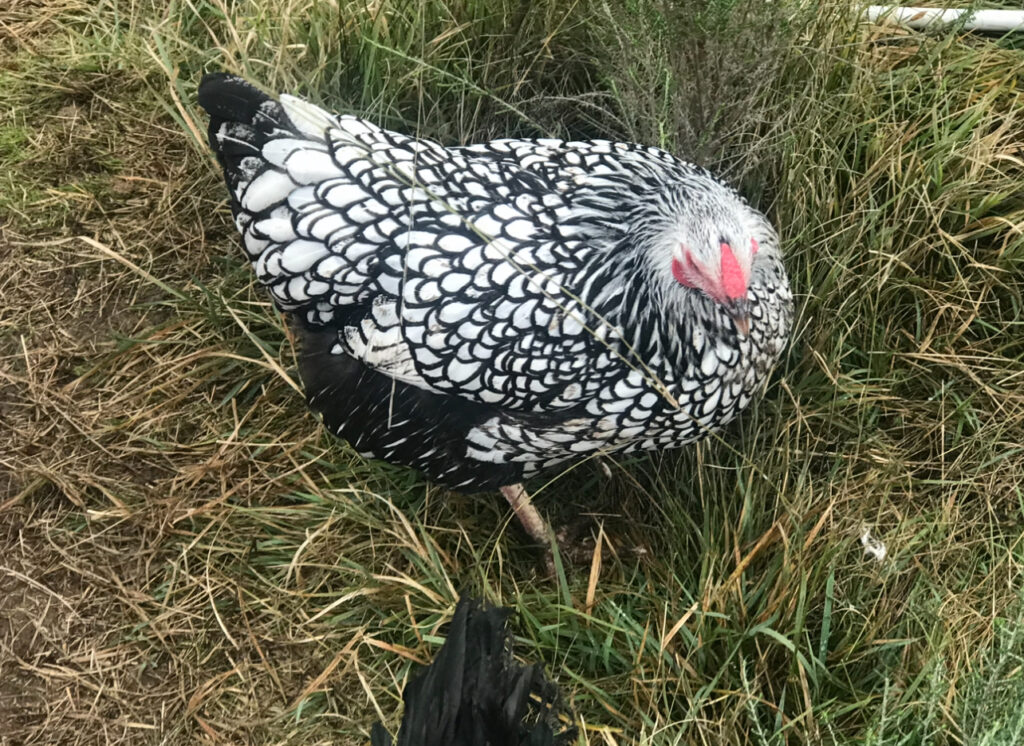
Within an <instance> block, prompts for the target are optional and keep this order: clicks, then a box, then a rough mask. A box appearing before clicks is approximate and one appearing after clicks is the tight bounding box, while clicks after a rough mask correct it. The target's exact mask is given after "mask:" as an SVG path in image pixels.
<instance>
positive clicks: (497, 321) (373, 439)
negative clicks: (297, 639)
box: [199, 74, 793, 543]
mask: <svg viewBox="0 0 1024 746" xmlns="http://www.w3.org/2000/svg"><path fill="white" fill-rule="evenodd" d="M199 103H200V104H201V105H202V107H203V108H204V109H206V111H207V112H208V113H209V115H210V127H209V139H210V145H211V147H212V148H213V150H214V152H215V153H216V154H217V157H218V159H219V161H220V164H221V165H222V167H223V170H224V177H225V179H226V182H227V186H228V191H229V193H230V197H231V208H232V211H233V213H234V217H235V224H236V225H237V227H238V230H239V231H240V232H241V234H242V243H243V246H244V248H245V251H246V253H247V255H248V257H249V259H250V260H251V262H252V264H253V267H254V269H255V271H256V275H257V277H258V279H259V281H260V282H261V283H263V284H264V285H265V286H266V287H267V288H268V289H269V291H270V294H271V296H272V298H273V300H274V302H275V303H276V304H277V306H278V307H279V308H280V309H281V310H282V311H283V312H284V313H285V314H287V315H288V316H290V317H291V319H292V323H293V327H294V329H295V333H296V335H297V337H298V339H299V342H300V350H301V351H300V360H299V367H300V372H301V377H302V380H303V384H304V387H305V392H306V397H307V401H308V404H309V406H310V407H311V408H312V409H314V410H315V411H316V412H318V413H319V414H320V415H321V416H322V419H323V423H324V425H325V426H326V427H327V428H328V429H329V430H330V431H331V432H332V433H335V434H336V435H338V436H339V437H341V438H343V439H345V440H347V441H348V442H350V443H351V444H352V445H353V446H354V447H355V448H356V449H357V450H358V451H360V452H361V453H363V454H365V455H366V456H368V457H376V458H380V459H384V460H386V461H389V462H393V463H398V464H403V465H406V466H410V467H414V468H416V469H419V470H421V471H422V472H424V473H425V474H426V475H427V476H428V477H429V478H430V479H432V480H433V481H435V482H437V483H440V484H443V485H446V486H448V487H451V488H453V489H457V490H463V491H468V490H473V491H477V490H487V489H495V488H501V489H502V491H503V493H504V494H505V496H506V498H507V499H508V500H509V502H510V504H511V505H512V507H513V509H514V510H515V511H516V513H517V515H519V517H520V519H521V521H522V522H523V525H524V526H525V527H526V529H527V531H529V532H530V534H531V535H532V536H534V537H535V538H537V539H538V540H539V541H541V542H544V543H547V541H548V539H549V537H550V532H549V531H548V530H547V527H546V523H545V522H544V520H543V519H542V518H541V517H540V515H539V513H538V512H537V511H536V509H535V508H534V507H533V506H532V504H531V503H530V501H529V498H528V496H527V495H526V492H525V490H524V489H523V488H522V486H521V484H520V483H521V482H522V481H523V480H524V479H528V478H529V477H532V476H534V475H535V474H538V473H540V472H542V471H544V470H547V469H551V468H552V467H557V466H559V465H564V464H567V463H570V462H573V461H576V460H579V459H584V458H587V457H590V456H594V455H597V454H608V453H616V452H618V453H624V452H629V451H635V450H639V449H647V450H649V449H666V448H673V447H676V446H679V445H681V444H684V443H688V442H691V441H694V440H697V439H699V438H701V437H704V436H705V435H707V434H708V433H710V432H712V431H714V430H716V429H718V428H721V427H722V426H723V425H725V424H726V423H728V422H729V421H730V420H732V419H733V418H734V417H735V416H736V415H737V414H738V413H739V412H740V411H741V410H742V409H743V408H744V407H745V406H747V404H748V403H749V402H750V401H751V399H752V397H754V396H755V395H756V394H757V393H758V391H759V390H760V389H761V388H763V386H764V384H765V382H766V379H767V378H768V375H769V373H770V371H771V370H772V368H773V367H774V366H775V365H776V364H777V362H778V360H779V358H780V356H781V354H782V351H783V349H784V347H785V346H786V343H787V340H788V338H789V334H790V327H791V322H792V313H793V308H792V296H791V294H790V289H789V282H788V279H787V276H786V272H785V268H784V267H783V263H782V257H781V252H780V248H779V239H778V236H777V234H776V232H775V230H774V229H773V227H772V226H771V224H770V223H769V221H768V220H767V219H766V218H765V216H764V215H762V214H761V213H760V212H758V211H757V210H755V209H753V208H752V207H750V206H749V205H748V204H747V203H746V202H745V201H744V200H743V199H742V198H741V197H740V196H739V195H738V194H737V193H736V192H735V191H734V190H733V189H731V188H730V187H728V186H727V185H725V184H723V183H722V182H721V181H719V180H717V179H716V178H715V177H713V176H712V175H711V174H709V173H708V172H707V171H705V170H703V169H701V168H699V167H697V166H694V165H692V164H688V163H685V162H683V161H680V160H678V159H676V158H675V157H673V156H672V155H670V154H668V153H666V152H664V151H662V150H659V149H657V148H654V147H645V146H642V145H636V144H630V143H621V142H610V141H606V140H588V141H563V140H556V139H538V140H517V139H503V140H494V141H491V142H487V143H482V144H479V145H470V146H465V147H451V148H446V147H442V146H441V145H439V144H437V143H434V142H431V141H429V140H426V139H420V138H415V137H410V136H406V135H402V134H399V133H396V132H391V131H388V130H385V129H382V128H380V127H378V126H376V125H374V124H372V123H371V122H368V121H366V120H365V119H360V118H358V117H355V116H349V115H333V114H329V113H328V112H326V111H324V110H323V109H320V108H318V107H317V106H314V105H313V104H311V103H308V102H306V101H303V100H301V99H299V98H295V97H293V96H288V95H281V96H280V99H279V100H275V99H274V98H271V97H270V96H268V95H266V94H265V93H263V92H261V91H260V90H258V89H257V88H255V87H253V86H252V85H250V84H249V83H247V82H245V81H243V80H242V79H240V78H238V77H235V76H232V75H227V74H212V75H207V76H205V77H204V78H203V81H202V84H201V85H200V88H199Z"/></svg>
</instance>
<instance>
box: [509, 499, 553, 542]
mask: <svg viewBox="0 0 1024 746" xmlns="http://www.w3.org/2000/svg"><path fill="white" fill-rule="evenodd" d="M501 494H503V495H504V496H505V499H506V500H508V504H509V505H511V506H512V512H514V513H515V514H516V518H518V519H519V522H520V523H521V524H523V528H524V529H526V533H528V534H529V535H530V537H531V538H532V539H533V540H534V541H536V542H537V543H539V544H542V545H543V546H545V547H550V546H551V536H552V534H551V527H550V526H548V522H547V521H545V520H544V518H543V517H542V516H541V514H540V513H539V512H538V511H537V509H536V508H535V507H533V503H532V502H530V496H529V495H528V494H526V488H525V487H523V485H521V484H510V485H508V486H507V487H502V488H501Z"/></svg>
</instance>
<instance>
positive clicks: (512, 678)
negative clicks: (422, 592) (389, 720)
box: [370, 597, 576, 746]
mask: <svg viewBox="0 0 1024 746" xmlns="http://www.w3.org/2000/svg"><path fill="white" fill-rule="evenodd" d="M510 614H511V610H509V609H505V608H494V607H486V606H485V605H483V604H482V603H481V602H479V601H477V600H475V599H471V598H466V597H463V599H462V600H461V601H459V605H458V606H457V607H456V609H455V615H454V617H453V618H452V621H451V626H450V627H449V628H448V639H447V640H446V641H445V643H444V645H443V646H442V647H441V651H440V652H439V653H438V654H437V657H436V658H435V659H434V662H433V663H432V664H431V665H430V666H428V667H427V669H426V670H425V671H424V672H422V673H421V674H420V675H419V676H417V677H416V678H415V679H413V680H412V681H410V682H409V684H408V685H407V686H406V687H405V692H404V695H403V698H404V700H405V713H404V714H403V717H402V724H401V726H400V728H399V730H398V740H397V744H396V746H569V744H571V743H573V742H574V741H575V739H576V728H575V727H573V726H572V725H570V724H569V723H570V722H571V716H570V715H569V713H568V709H567V707H566V706H565V705H564V703H563V702H562V696H561V693H560V692H559V690H558V687H557V686H555V685H554V684H553V683H552V682H551V681H548V679H547V678H546V677H545V676H544V670H543V667H542V666H540V665H539V664H531V665H528V666H523V665H520V664H519V663H517V662H516V661H515V660H514V659H513V658H512V649H511V635H510V634H509V631H508V627H507V624H508V618H509V615H510ZM370 741H371V744H372V746H392V739H391V736H390V734H388V732H387V731H386V730H385V729H384V727H383V726H382V725H381V724H380V723H377V724H375V725H374V727H373V730H372V733H371V738H370Z"/></svg>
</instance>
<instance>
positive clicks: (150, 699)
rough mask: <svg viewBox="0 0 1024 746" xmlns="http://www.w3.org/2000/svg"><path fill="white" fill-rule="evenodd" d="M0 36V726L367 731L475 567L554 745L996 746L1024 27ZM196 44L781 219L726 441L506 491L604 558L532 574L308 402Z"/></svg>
mask: <svg viewBox="0 0 1024 746" xmlns="http://www.w3.org/2000/svg"><path fill="white" fill-rule="evenodd" d="M410 9H414V10H415V12H410ZM0 22H2V24H0V28H2V29H3V31H2V32H0V33H2V36H0V55H2V64H0V112H2V114H0V257H2V258H3V259H4V263H3V266H4V272H3V274H2V275H0V310H2V312H0V360H2V365H0V394H2V395H0V512H2V514H3V520H2V523H0V525H2V527H3V530H2V534H0V536H2V537H3V539H2V541H3V552H2V555H0V722H3V723H4V724H5V727H4V731H3V734H2V735H0V741H2V742H4V743H12V744H14V743H35V744H41V743H53V744H58V743H59V744H72V743H88V744H93V743H161V744H178V743H182V744H184V743H210V744H214V743H267V744H271V743H274V744H282V743H304V744H318V743H323V744H326V743H338V744H349V743H353V744H355V743H359V744H362V743H365V742H366V741H367V740H368V739H367V733H368V728H369V726H370V724H371V723H372V722H373V721H374V720H376V719H378V718H380V719H383V720H384V721H385V722H386V723H387V724H388V725H389V726H391V727H394V726H395V725H396V724H397V722H398V717H399V713H400V692H401V688H402V685H403V684H404V682H405V681H406V679H407V677H408V675H409V674H410V673H411V672H412V671H414V670H415V669H416V667H417V666H418V665H419V664H420V663H423V662H426V661H429V660H430V659H431V657H432V656H433V653H434V652H435V651H436V649H437V647H438V646H439V644H440V643H441V641H442V639H443V624H444V622H445V621H446V620H447V618H448V617H449V616H450V614H451V612H452V610H453V606H454V601H455V598H456V596H457V594H458V592H459V591H460V590H461V589H464V588H465V589H471V590H473V591H474V592H476V593H479V594H483V595H485V596H487V597H488V598H490V599H491V600H493V601H495V602H500V603H505V604H509V605H512V606H514V607H516V609H517V610H518V612H519V617H518V619H519V621H518V627H517V631H518V634H519V635H520V644H519V646H518V650H519V652H520V654H521V655H522V656H523V657H526V658H530V659H534V660H541V661H543V662H544V663H545V664H546V666H547V668H548V670H549V671H550V672H551V673H552V674H553V675H554V677H555V678H557V680H558V681H559V682H560V684H561V685H562V687H563V688H564V689H565V691H566V692H567V694H568V697H569V698H570V700H571V701H572V703H573V705H574V707H575V708H576V711H577V712H578V714H579V716H580V719H581V721H582V723H583V724H584V726H585V727H584V728H583V732H582V734H581V739H580V740H581V743H584V744H595V745H596V744H602V745H606V744H607V745H612V744H615V745H623V744H633V743H643V744H656V745H659V746H660V745H661V744H718V743H759V744H800V743H809V744H817V743H837V744H839V743H842V744H854V743H856V744H887V745H888V744H894V745H895V744H960V743H969V744H986V745H991V746H996V745H1000V744H1014V743H1019V742H1020V740H1021V734H1022V733H1024V720H1022V717H1021V714H1020V703H1021V701H1024V678H1022V670H1024V669H1022V666H1021V662H1022V656H1024V630H1022V622H1024V583H1022V578H1021V569H1022V563H1024V546H1022V536H1024V520H1022V519H1024V493H1022V487H1021V485H1022V484H1024V454H1022V445H1021V444H1024V362H1022V360H1024V343H1022V341H1021V340H1022V339H1024V315H1022V269H1024V266H1022V265H1024V197H1022V194H1024V192H1022V189H1021V184H1024V98H1022V94H1021V89H1020V80H1021V79H1022V74H1024V52H1022V51H1021V47H1020V43H1019V39H1017V40H1014V39H1012V38H1011V39H1004V40H1000V39H994V38H982V37H977V36H970V35H963V34H959V33H956V32H955V31H953V32H931V33H927V34H917V33H909V32H906V31H903V30H900V29H898V28H895V27H891V26H882V27H868V26H858V25H857V24H856V23H855V14H854V13H853V11H852V10H851V9H845V8H834V7H832V6H830V5H827V4H826V5H824V6H821V7H819V6H818V4H807V5H802V4H798V3H796V2H795V1H794V2H788V3H772V2H768V1H767V0H764V1H763V2H762V1H761V0H756V1H755V0H752V1H751V2H745V3H736V2H728V1H726V0H717V1H716V2H712V3H697V2H696V1H695V0H692V1H691V0H686V1H683V2H679V3H676V4H674V5H663V4H661V3H657V2H654V1H653V0H606V1H598V0H579V2H576V3H573V4H568V5H567V4H563V3H556V2H554V1H553V0H551V1H545V2H539V3H534V4H532V5H531V6H527V5H524V4H521V3H517V2H512V0H501V1H500V2H496V3H495V2H483V1H482V0H480V1H478V0H461V1H460V2H439V1H437V0H431V1H429V2H425V3H422V4H419V3H403V2H401V1H400V0H380V2H375V3H365V4H364V3H344V2H342V3H320V2H316V3H313V2H305V0H294V1H293V2H290V3H286V4H283V5H278V4H271V3H267V2H265V1H264V0H245V1H243V2H237V3H231V4H227V3H223V2H220V0H183V1H180V2H174V3H171V4H170V5H169V6H165V4H162V3H155V2H150V0H136V1H135V2H132V3H128V2H116V1H114V0H98V1H97V2H85V1H84V0H59V1H58V2H51V3H21V4H18V5H15V6H13V7H8V8H7V9H4V10H0ZM204 69H228V70H232V71H236V72H241V73H244V74H246V75H248V76H249V77H251V78H252V79H253V80H255V81H257V82H260V83H262V84H264V85H265V86H267V87H268V88H270V89H278V90H289V91H295V92H298V93H301V94H303V95H306V96H309V97H310V98H312V99H313V100H315V101H318V102H321V103H323V104H324V105H327V106H330V107H333V108H336V109H339V110H345V111H352V112H357V113H361V114H365V115H367V116H370V117H372V118H374V119H377V120H379V121H382V122H384V123H385V124H387V125H389V126H392V127H396V128H401V129H404V130H407V131H415V132H418V133H420V134H421V135H423V136H429V137H433V138H437V139H439V140H441V141H442V142H445V143H456V142H469V141H473V140H479V139H482V138H487V137H493V136H498V135H508V134H520V135H541V134H543V135H555V136H612V137H623V138H629V139H634V140H640V141H644V142H652V143H657V144H660V145H662V146H664V147H667V148H670V149H672V150H674V151H676V152H679V153H680V154H684V155H688V156H690V157H692V158H694V159H696V160H699V161H700V162H702V163H704V164H706V165H709V166H711V167H713V168H715V169H717V170H719V171H721V172H723V173H725V174H727V175H728V176H729V178H730V179H732V180H733V181H734V182H735V183H737V184H739V185H741V186H742V188H743V190H744V192H745V193H746V194H748V195H749V196H750V197H751V199H752V200H753V201H754V202H755V203H756V204H758V205H759V206H761V207H762V208H763V209H765V210H767V211H768V212H769V214H770V215H771V217H772V218H773V220H774V221H775V222H776V224H777V225H778V226H779V227H780V230H781V233H782V235H783V237H784V241H785V249H786V253H787V264H788V267H789V271H790V274H791V277H792V278H793V283H794V286H795V290H796V292H797V294H798V318H797V335H796V339H795V341H794V343H793V345H792V347H791V350H790V352H789V354H788V357H787V359H786V360H785V362H784V364H783V366H782V368H781V370H780V372H779V374H778V375H777V377H776V380H775V381H774V382H773V384H772V386H771V387H770V388H769V390H768V392H767V394H766V395H765V397H764V398H763V399H761V400H760V401H759V402H758V403H757V404H756V405H755V406H754V407H752V409H751V410H750V412H749V413H748V414H747V415H745V416H744V417H743V418H742V421H741V422H740V423H738V424H737V425H736V426H734V427H732V428H730V429H729V431H728V432H726V433H725V434H723V436H722V437H721V438H719V439H715V440H713V441H710V442H707V443H704V444H701V445H700V446H697V447H690V448H686V449H682V450H680V451H678V452H668V453H664V454H652V455H647V456H642V457H635V458H629V459H621V460H620V461H618V462H613V463H611V464H610V466H611V467H612V477H611V478H610V479H606V478H605V477H604V476H603V475H602V472H601V469H600V468H598V467H596V466H594V465H591V464H585V465H583V466H581V467H579V468H577V469H574V470H572V471H571V472H569V473H568V474H566V475H562V476H560V477H559V478H558V479H557V480H555V481H553V482H551V483H550V484H543V483H541V484H537V485H534V488H535V489H538V490H539V496H538V500H539V503H540V505H541V507H542V508H543V509H544V510H545V511H546V512H548V513H549V514H550V515H551V516H552V518H553V519H554V520H555V521H556V522H558V521H566V520H569V519H570V518H571V517H572V516H574V515H576V514H579V513H584V514H587V515H591V516H593V517H594V521H595V527H596V528H595V531H597V530H599V531H600V539H599V542H598V545H599V546H600V547H601V548H602V551H601V553H600V555H599V556H600V561H599V562H595V564H594V565H593V566H592V567H590V568H587V567H583V568H581V569H579V570H577V571H575V572H570V573H569V574H568V575H567V576H566V577H564V578H559V579H558V580H557V581H544V580H541V579H539V578H538V577H537V576H536V556H535V554H534V552H533V551H532V550H531V549H530V548H528V547H527V546H526V545H525V541H524V539H523V537H522V535H521V534H520V532H519V530H518V528H517V527H516V526H514V525H509V524H508V515H506V511H505V510H504V509H503V507H502V505H501V503H500V501H499V499H498V498H496V497H494V496H491V495H481V496H460V495H452V494H448V493H446V492H444V491H443V490H440V489H438V488H436V487H433V486H431V485H429V484H428V483H426V482H424V481H423V480H422V479H421V478H420V477H418V476H417V475H416V474H413V473H411V472H408V471H407V470H403V469H400V468H396V467H390V466H387V465H384V464H380V463H378V462H366V461H364V460H363V459H361V458H359V457H358V456H357V455H355V454H354V453H352V452H351V450H350V449H349V448H348V447H347V446H345V445H344V444H341V443H337V442H335V441H333V440H331V439H330V438H329V437H327V436H326V434H324V433H322V432H320V431H319V430H318V428H317V426H316V423H315V421H314V420H313V418H312V417H311V416H310V415H308V414H307V413H306V412H305V411H304V408H303V405H302V400H301V398H300V397H299V396H298V395H297V394H296V392H295V391H294V390H293V388H294V382H295V380H296V375H295V372H294V369H293V367H292V366H293V351H292V349H291V348H290V346H289V343H288V340H287V338H286V336H285V335H284V334H283V332H282V331H281V323H280V320H279V319H278V318H276V316H275V314H274V312H273V311H272V309H271V308H270V306H269V304H268V302H267V299H266V297H265V296H264V295H263V293H262V292H261V291H260V290H259V289H258V288H254V287H253V286H252V280H251V276H250V271H249V269H248V268H247V267H246V266H245V265H244V264H243V263H242V260H241V256H240V252H239V251H238V245H237V239H236V237H235V235H234V230H233V227H232V226H231V223H230V219H229V216H228V211H227V209H226V204H225V194H224V190H223V187H222V184H221V183H220V179H219V176H218V174H217V172H216V169H215V168H214V166H213V164H212V161H211V159H210V157H209V154H208V153H207V152H206V151H205V149H204V147H203V146H202V143H201V138H202V131H203V126H204V119H203V117H202V116H201V115H200V113H199V112H198V111H197V110H196V107H195V104H194V99H195V87H196V85H197V82H198V78H199V76H200V74H201V71H202V70H204ZM865 532H870V535H872V536H873V537H875V538H877V539H878V540H879V541H881V542H883V543H884V545H885V547H886V552H887V553H886V557H885V559H884V560H882V561H878V560H875V559H873V558H872V557H871V556H869V555H867V554H866V553H865V552H864V549H863V547H862V545H861V541H860V537H861V536H862V535H863V534H864V533H865Z"/></svg>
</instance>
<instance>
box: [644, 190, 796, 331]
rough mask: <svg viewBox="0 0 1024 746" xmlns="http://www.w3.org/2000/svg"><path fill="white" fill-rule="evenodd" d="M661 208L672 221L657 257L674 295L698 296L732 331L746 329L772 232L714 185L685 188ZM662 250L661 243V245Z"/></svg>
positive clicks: (761, 219)
mask: <svg viewBox="0 0 1024 746" xmlns="http://www.w3.org/2000/svg"><path fill="white" fill-rule="evenodd" d="M674 196H675V199H671V200H670V201H669V203H670V204H668V205H666V207H668V208H669V211H670V214H671V217H670V219H669V221H668V224H667V225H666V228H667V230H665V232H664V233H662V235H661V239H662V241H665V242H666V243H667V247H666V248H668V252H667V254H668V256H667V257H666V256H665V253H664V252H658V254H659V255H660V256H659V258H658V260H657V261H659V262H661V263H662V264H663V267H664V269H663V271H666V272H667V273H671V277H672V278H673V280H674V284H675V287H676V292H680V291H682V292H698V293H701V294H703V295H704V296H705V297H706V298H708V299H710V300H711V301H714V302H715V303H717V304H719V305H720V306H721V307H722V308H723V309H724V310H725V311H726V312H727V313H728V314H729V316H730V317H732V319H733V322H734V323H735V326H736V330H737V331H738V332H739V333H740V334H741V335H744V336H745V335H746V334H747V333H748V332H749V329H750V316H749V311H750V307H749V306H750V304H749V301H748V292H749V289H750V284H751V281H752V279H753V277H754V275H755V273H756V268H757V264H758V257H759V256H760V254H761V252H762V251H763V250H765V249H767V251H768V252H772V251H776V250H777V249H776V245H777V241H776V238H775V232H774V230H773V229H772V228H771V226H770V225H769V224H768V221H767V220H766V219H765V218H764V216H763V215H761V214H760V213H758V212H757V211H755V210H753V209H752V208H751V207H750V206H749V205H747V204H746V203H745V202H744V201H743V200H742V199H741V198H740V197H739V196H738V195H737V194H736V193H735V192H733V191H732V190H731V189H729V188H728V187H726V186H724V185H722V184H718V183H716V182H713V183H710V184H707V185H702V188H701V189H700V190H694V189H686V190H685V191H681V192H680V193H678V194H677V195H674ZM663 245H664V244H663Z"/></svg>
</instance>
